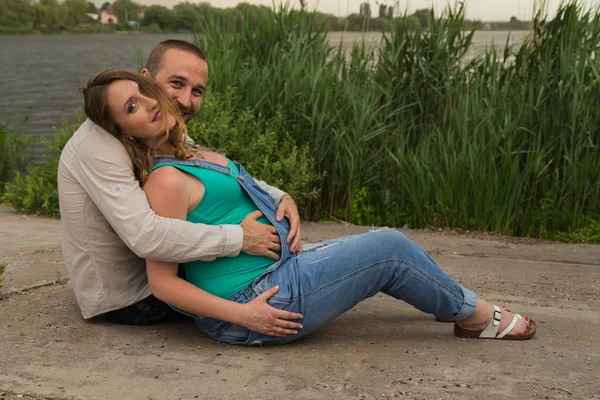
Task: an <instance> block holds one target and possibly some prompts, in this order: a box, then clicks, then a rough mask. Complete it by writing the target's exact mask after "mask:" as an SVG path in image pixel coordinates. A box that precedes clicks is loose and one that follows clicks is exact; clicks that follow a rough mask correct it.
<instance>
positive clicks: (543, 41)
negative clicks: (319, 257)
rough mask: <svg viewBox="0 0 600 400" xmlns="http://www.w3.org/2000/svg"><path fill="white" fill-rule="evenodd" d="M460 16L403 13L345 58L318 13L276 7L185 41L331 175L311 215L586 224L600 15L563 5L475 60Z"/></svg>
mask: <svg viewBox="0 0 600 400" xmlns="http://www.w3.org/2000/svg"><path fill="white" fill-rule="evenodd" d="M464 22H465V21H464V10H463V9H462V8H461V7H459V8H457V9H449V10H447V11H446V12H445V14H444V15H443V16H442V17H441V18H438V19H436V18H433V15H432V21H431V26H430V27H429V29H428V30H426V31H419V30H414V29H413V28H412V27H411V24H410V21H408V19H407V18H400V19H399V20H398V21H396V23H395V24H394V26H393V27H392V29H391V31H390V32H387V33H386V34H385V35H384V37H383V39H382V42H381V44H380V46H379V49H378V51H377V52H374V51H371V50H368V49H367V48H366V47H365V45H363V44H362V43H358V44H355V46H354V48H353V49H352V51H351V52H349V53H346V52H344V51H343V50H342V47H341V45H340V46H339V47H331V46H330V45H329V44H328V42H327V28H326V26H324V25H319V23H318V21H317V19H316V18H315V16H314V15H312V14H309V13H303V12H295V11H292V10H289V9H286V8H282V9H279V10H278V11H277V12H276V13H275V16H274V20H273V21H271V22H270V23H266V24H262V25H260V26H258V27H256V26H252V25H251V24H249V23H243V22H242V27H241V29H240V30H239V31H238V33H237V34H232V33H230V31H227V30H225V29H222V28H221V27H219V26H217V25H216V24H208V26H207V28H206V32H203V34H202V35H199V36H198V37H197V39H196V40H197V42H198V45H199V46H201V47H202V48H203V49H205V50H206V51H207V53H208V56H209V59H210V71H211V72H210V73H211V78H210V80H211V82H210V85H211V86H212V88H213V90H214V91H216V92H222V93H226V92H228V88H230V87H233V88H235V93H236V95H235V98H232V99H231V101H232V103H233V104H234V107H235V108H237V109H238V111H239V112H240V113H241V112H246V111H247V110H248V109H249V110H252V112H254V113H255V114H256V115H264V116H267V117H274V116H275V115H281V116H282V117H283V118H284V119H285V121H287V122H286V123H287V124H288V126H290V127H293V131H294V132H298V133H297V135H296V137H295V140H296V141H297V143H299V144H302V145H308V146H309V148H310V149H311V151H312V153H313V159H314V160H315V162H316V165H317V166H318V170H319V171H321V172H325V173H326V174H327V175H326V179H324V180H322V181H320V182H317V183H316V188H317V189H318V190H320V193H321V195H320V197H319V198H318V199H316V200H313V201H311V202H310V204H309V205H308V208H307V210H306V211H305V217H307V218H320V217H329V216H330V215H334V216H336V217H338V218H346V219H349V220H352V221H355V222H360V223H382V224H387V225H393V226H403V225H405V224H408V225H410V226H412V227H417V226H427V225H436V226H448V227H460V228H476V229H482V230H490V231H495V232H499V233H505V234H517V235H534V236H544V237H552V234H553V232H559V231H562V232H572V231H575V230H577V229H580V228H582V227H584V226H587V225H589V224H597V222H594V221H598V219H600V218H599V216H600V131H599V129H600V128H599V127H600V112H599V108H598V105H599V101H598V100H597V99H598V93H600V63H599V61H597V59H596V56H597V53H598V50H600V47H599V43H600V14H598V13H595V12H591V11H586V10H584V9H582V8H581V6H579V5H578V4H577V3H576V2H575V3H571V4H564V5H563V6H561V8H560V10H559V12H558V14H557V16H556V17H555V18H554V19H552V20H545V19H544V18H543V17H542V16H541V15H538V16H537V17H536V20H535V22H534V28H533V31H532V35H531V37H530V38H529V39H527V40H526V42H525V43H524V44H523V46H521V47H520V48H519V49H512V48H510V47H507V49H506V51H505V52H504V53H502V54H499V53H497V52H496V50H494V49H493V48H490V49H488V50H486V52H485V53H484V54H482V55H480V56H478V57H475V58H473V59H470V60H469V59H467V56H466V55H467V53H468V50H469V48H470V46H471V42H472V38H473V35H474V32H473V31H466V30H464V29H463V27H464ZM200 118H202V115H200ZM594 226H596V225H594Z"/></svg>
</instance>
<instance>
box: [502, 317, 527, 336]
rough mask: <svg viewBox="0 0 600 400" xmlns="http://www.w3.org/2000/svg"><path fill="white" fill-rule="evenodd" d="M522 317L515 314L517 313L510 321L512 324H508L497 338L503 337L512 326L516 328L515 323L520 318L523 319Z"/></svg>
mask: <svg viewBox="0 0 600 400" xmlns="http://www.w3.org/2000/svg"><path fill="white" fill-rule="evenodd" d="M521 318H522V317H521V316H520V315H519V314H515V315H514V316H513V319H512V321H510V324H508V326H507V327H506V329H505V330H503V331H502V332H500V334H499V335H498V336H497V337H496V339H502V338H503V337H504V336H506V334H507V333H508V332H510V331H511V329H512V328H514V327H515V325H516V324H517V321H518V320H519V319H521Z"/></svg>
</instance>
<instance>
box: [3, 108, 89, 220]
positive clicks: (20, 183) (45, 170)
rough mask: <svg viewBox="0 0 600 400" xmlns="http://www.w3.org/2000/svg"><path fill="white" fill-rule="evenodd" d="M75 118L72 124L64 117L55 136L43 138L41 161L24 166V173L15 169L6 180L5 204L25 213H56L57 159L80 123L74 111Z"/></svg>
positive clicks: (57, 208)
mask: <svg viewBox="0 0 600 400" xmlns="http://www.w3.org/2000/svg"><path fill="white" fill-rule="evenodd" d="M75 121H76V122H75V124H74V125H70V124H68V123H67V121H66V120H64V121H63V125H62V127H60V128H57V129H56V136H54V138H52V139H51V140H46V145H47V146H48V152H47V153H46V162H45V163H44V164H41V165H37V166H35V167H30V168H28V170H27V174H24V175H22V174H21V173H17V174H16V176H15V179H14V180H13V181H12V182H9V183H7V184H6V191H5V193H4V195H3V196H2V201H3V202H4V203H6V205H8V206H10V207H12V208H14V209H15V210H17V211H18V212H21V213H26V214H41V215H48V216H58V215H60V209H59V204H58V187H57V171H58V161H59V159H60V153H61V151H62V149H63V148H64V147H65V144H66V143H67V141H68V140H69V139H70V138H71V136H73V133H74V132H75V131H76V130H77V128H78V127H79V125H80V124H81V113H79V112H78V113H77V117H76V120H75Z"/></svg>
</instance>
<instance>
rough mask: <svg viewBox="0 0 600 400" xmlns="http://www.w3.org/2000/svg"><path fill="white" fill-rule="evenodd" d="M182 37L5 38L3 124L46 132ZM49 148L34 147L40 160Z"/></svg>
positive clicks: (0, 82) (482, 35)
mask: <svg viewBox="0 0 600 400" xmlns="http://www.w3.org/2000/svg"><path fill="white" fill-rule="evenodd" d="M526 35H527V32H513V33H512V34H511V42H512V43H514V44H516V45H518V44H520V43H522V41H523V40H524V38H525V36H526ZM507 37H508V33H507V32H487V31H481V32H477V33H476V35H475V38H474V43H473V48H472V54H471V55H474V54H477V53H478V52H481V51H483V50H484V49H485V48H486V46H490V45H492V44H493V43H495V44H497V45H498V46H499V47H500V48H502V47H503V46H504V43H505V42H506V39H507ZM168 38H177V39H184V40H191V39H192V36H191V35H185V34H179V35H174V34H170V35H168V34H165V35H153V34H139V35H107V34H89V35H26V36H0V123H8V124H9V126H10V127H15V128H18V129H19V130H20V131H21V132H22V133H23V134H27V135H36V136H47V135H51V134H53V133H54V130H53V127H54V126H58V125H60V124H61V123H62V118H63V117H67V119H69V120H72V119H73V117H74V116H75V111H76V110H77V108H80V107H82V106H83V100H82V95H81V94H80V93H79V92H78V89H79V88H80V87H83V86H84V85H85V83H86V82H87V80H88V79H89V78H90V77H91V76H92V75H93V74H94V73H95V72H97V71H99V70H101V69H103V68H108V67H117V68H128V69H135V68H136V66H137V55H138V54H142V55H143V56H144V57H146V56H147V55H148V54H149V53H150V50H152V48H153V47H154V46H155V45H156V44H158V43H159V42H161V41H163V40H165V39H168ZM362 38H364V39H365V41H366V42H367V43H369V44H370V45H372V46H377V44H378V43H379V40H380V38H381V34H380V33H374V32H372V33H366V34H364V35H363V34H361V33H353V32H346V33H343V39H344V47H346V48H351V46H352V43H353V42H354V41H356V40H361V39H362ZM340 40H342V33H341V32H332V33H331V34H330V43H331V44H332V45H337V44H339V42H340ZM43 148H44V146H43V145H42V144H40V143H38V144H37V145H36V146H34V150H33V153H34V154H33V155H34V158H35V159H36V161H39V159H40V154H41V151H42V150H43Z"/></svg>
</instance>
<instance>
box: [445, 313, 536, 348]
mask: <svg viewBox="0 0 600 400" xmlns="http://www.w3.org/2000/svg"><path fill="white" fill-rule="evenodd" d="M521 318H523V317H521V316H520V315H519V314H515V315H514V316H513V319H512V321H510V324H508V326H507V327H506V329H504V330H503V331H502V332H500V333H498V329H500V321H501V320H502V313H501V312H500V307H498V306H497V305H494V315H493V317H492V320H491V321H490V323H489V324H488V326H487V327H486V328H485V329H484V330H482V331H474V330H471V329H463V328H460V327H459V326H458V325H457V324H454V335H456V336H458V337H468V338H476V339H503V340H527V339H531V338H532V337H533V335H535V332H536V330H537V328H536V325H535V322H534V321H533V320H529V327H528V328H527V331H526V332H525V333H522V334H518V335H510V336H506V335H507V334H508V333H509V332H510V331H511V330H512V328H514V327H515V325H516V324H517V322H518V321H519V319H521Z"/></svg>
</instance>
